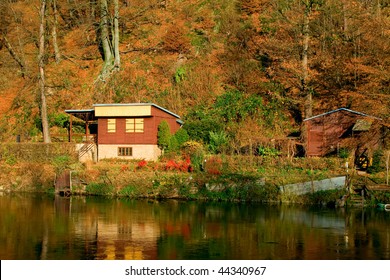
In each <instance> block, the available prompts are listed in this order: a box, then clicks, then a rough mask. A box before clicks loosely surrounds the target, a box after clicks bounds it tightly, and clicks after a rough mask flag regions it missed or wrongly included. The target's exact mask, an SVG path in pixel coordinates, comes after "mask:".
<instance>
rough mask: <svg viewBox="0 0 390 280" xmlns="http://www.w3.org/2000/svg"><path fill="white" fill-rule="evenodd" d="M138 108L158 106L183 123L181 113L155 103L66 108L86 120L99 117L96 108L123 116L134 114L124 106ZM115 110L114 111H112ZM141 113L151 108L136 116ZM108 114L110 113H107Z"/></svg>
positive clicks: (146, 113)
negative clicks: (177, 113)
mask: <svg viewBox="0 0 390 280" xmlns="http://www.w3.org/2000/svg"><path fill="white" fill-rule="evenodd" d="M126 107H127V108H132V107H134V108H137V109H140V108H142V107H143V108H146V107H147V108H150V107H155V108H158V109H159V110H161V111H163V112H166V113H167V114H169V115H171V116H173V117H175V118H177V122H178V123H180V124H182V123H183V122H182V121H181V120H180V116H179V115H176V114H175V113H172V112H171V111H169V110H167V109H165V108H163V107H161V106H158V105H156V104H154V103H110V104H93V109H81V110H77V109H70V110H65V112H66V113H68V114H70V115H73V116H75V117H76V118H79V119H81V120H84V121H92V120H96V119H97V117H99V115H98V114H96V110H95V108H98V109H100V108H107V109H108V108H109V109H110V110H109V111H108V112H106V114H110V112H111V113H113V112H115V114H113V115H115V116H116V114H120V115H121V116H129V117H131V116H133V114H132V113H131V112H130V114H129V112H128V111H127V110H121V109H124V108H126ZM115 108H117V109H118V110H115ZM112 110H114V111H112ZM119 111H121V112H119ZM140 114H141V115H142V114H143V115H150V109H149V110H148V111H145V110H141V111H139V110H138V112H137V113H136V114H134V115H136V116H140ZM107 116H108V115H107Z"/></svg>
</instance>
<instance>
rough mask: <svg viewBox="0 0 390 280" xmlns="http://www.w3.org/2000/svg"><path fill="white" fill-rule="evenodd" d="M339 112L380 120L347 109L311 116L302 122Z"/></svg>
mask: <svg viewBox="0 0 390 280" xmlns="http://www.w3.org/2000/svg"><path fill="white" fill-rule="evenodd" d="M339 111H346V112H349V113H352V114H356V115H359V116H363V117H369V118H373V119H378V120H380V118H377V117H374V116H370V115H367V114H364V113H361V112H357V111H353V110H350V109H347V108H338V109H336V110H332V111H329V112H325V113H322V114H319V115H316V116H312V117H310V118H306V119H304V120H303V121H309V120H312V119H315V118H320V117H323V116H326V115H330V114H333V113H336V112H339Z"/></svg>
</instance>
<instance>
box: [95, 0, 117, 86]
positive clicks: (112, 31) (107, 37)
mask: <svg viewBox="0 0 390 280" xmlns="http://www.w3.org/2000/svg"><path fill="white" fill-rule="evenodd" d="M113 2H114V16H113V17H112V16H111V14H110V9H109V5H108V3H110V2H108V1H107V0H100V40H101V45H102V48H103V59H104V63H103V69H102V73H101V79H102V80H103V81H105V80H106V78H108V77H109V76H110V75H111V73H112V72H113V71H115V70H119V67H120V55H119V3H118V0H113Z"/></svg>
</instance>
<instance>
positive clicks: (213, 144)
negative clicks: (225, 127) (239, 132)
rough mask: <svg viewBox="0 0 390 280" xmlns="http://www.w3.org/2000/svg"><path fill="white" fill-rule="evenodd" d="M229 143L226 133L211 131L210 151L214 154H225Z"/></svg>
mask: <svg viewBox="0 0 390 280" xmlns="http://www.w3.org/2000/svg"><path fill="white" fill-rule="evenodd" d="M228 143H229V140H228V136H227V135H226V133H225V132H224V131H219V132H213V131H210V143H209V149H210V151H211V152H212V153H214V154H219V153H223V152H225V150H226V147H227V145H228Z"/></svg>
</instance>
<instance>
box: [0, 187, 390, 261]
mask: <svg viewBox="0 0 390 280" xmlns="http://www.w3.org/2000/svg"><path fill="white" fill-rule="evenodd" d="M0 202H1V203H0V208H1V209H0V223H1V229H0V258H1V259H60V260H61V259H75V260H78V259H226V260H228V259H267V260H273V259H284V260H292V259H301V260H318V259H329V260H336V259H354V260H360V259H390V228H389V226H388V225H389V222H390V212H385V211H379V210H377V209H364V210H363V209H329V208H308V207H300V206H293V205H262V204H244V203H217V202H199V201H178V200H166V201H155V200H129V199H106V198H99V197H57V196H42V195H27V194H23V195H22V194H18V195H8V194H7V195H4V194H3V195H2V196H0Z"/></svg>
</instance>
